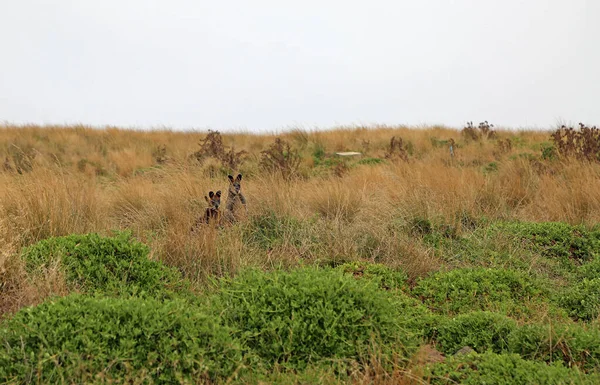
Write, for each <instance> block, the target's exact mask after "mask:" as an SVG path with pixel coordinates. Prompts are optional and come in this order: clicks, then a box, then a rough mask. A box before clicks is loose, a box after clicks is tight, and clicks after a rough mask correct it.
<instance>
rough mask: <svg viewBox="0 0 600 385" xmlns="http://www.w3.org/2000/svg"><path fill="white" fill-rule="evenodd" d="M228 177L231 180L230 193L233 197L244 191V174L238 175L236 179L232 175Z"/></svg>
mask: <svg viewBox="0 0 600 385" xmlns="http://www.w3.org/2000/svg"><path fill="white" fill-rule="evenodd" d="M227 177H228V178H229V192H230V193H232V194H233V195H237V194H239V193H240V192H241V191H242V185H241V183H242V174H238V176H237V177H236V178H235V179H234V178H233V176H231V175H228V176H227Z"/></svg>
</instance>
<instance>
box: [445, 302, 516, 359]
mask: <svg viewBox="0 0 600 385" xmlns="http://www.w3.org/2000/svg"><path fill="white" fill-rule="evenodd" d="M516 327H517V323H516V322H515V321H514V320H512V319H510V318H508V317H506V316H504V315H502V314H497V313H491V312H474V313H469V314H462V315H459V316H457V317H456V318H453V319H450V320H448V321H446V322H444V323H442V325H441V326H440V327H439V328H438V334H437V338H436V339H437V341H438V342H439V343H440V346H441V350H442V351H443V352H444V353H446V354H454V353H456V352H457V351H458V350H459V349H461V348H462V347H463V346H469V347H471V348H472V349H474V350H475V351H476V352H478V353H483V352H485V351H487V350H491V351H493V352H494V353H501V352H503V351H505V350H506V349H507V348H508V336H509V334H510V333H511V332H512V331H513V330H514V329H515V328H516Z"/></svg>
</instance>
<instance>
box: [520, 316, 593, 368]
mask: <svg viewBox="0 0 600 385" xmlns="http://www.w3.org/2000/svg"><path fill="white" fill-rule="evenodd" d="M508 345H509V348H508V350H509V351H510V352H512V353H517V354H520V355H521V356H522V357H523V358H526V359H531V360H536V361H544V362H555V361H562V362H564V363H565V364H566V365H567V366H569V367H572V366H577V367H579V368H580V369H582V370H585V371H598V369H599V368H600V329H598V328H597V327H583V326H581V325H577V324H568V325H563V324H558V325H536V324H533V325H524V326H522V327H520V328H517V329H516V330H515V331H513V333H511V335H510V336H509V338H508Z"/></svg>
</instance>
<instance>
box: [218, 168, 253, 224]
mask: <svg viewBox="0 0 600 385" xmlns="http://www.w3.org/2000/svg"><path fill="white" fill-rule="evenodd" d="M228 178H229V190H228V193H227V203H226V205H225V214H224V216H225V219H226V220H227V221H228V222H229V223H234V222H236V221H237V220H238V216H239V211H240V210H239V209H240V206H244V210H245V212H246V213H247V212H248V208H247V207H246V198H245V197H244V194H242V184H241V183H242V174H238V175H237V177H236V178H235V179H234V178H233V176H231V175H228Z"/></svg>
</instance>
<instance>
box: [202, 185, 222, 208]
mask: <svg viewBox="0 0 600 385" xmlns="http://www.w3.org/2000/svg"><path fill="white" fill-rule="evenodd" d="M204 199H206V202H208V208H209V209H215V210H218V209H219V206H220V205H221V190H219V191H217V192H216V193H213V192H212V191H210V192H209V193H208V196H206V195H205V196H204Z"/></svg>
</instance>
